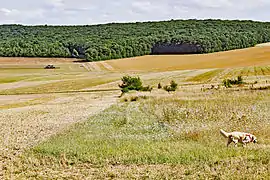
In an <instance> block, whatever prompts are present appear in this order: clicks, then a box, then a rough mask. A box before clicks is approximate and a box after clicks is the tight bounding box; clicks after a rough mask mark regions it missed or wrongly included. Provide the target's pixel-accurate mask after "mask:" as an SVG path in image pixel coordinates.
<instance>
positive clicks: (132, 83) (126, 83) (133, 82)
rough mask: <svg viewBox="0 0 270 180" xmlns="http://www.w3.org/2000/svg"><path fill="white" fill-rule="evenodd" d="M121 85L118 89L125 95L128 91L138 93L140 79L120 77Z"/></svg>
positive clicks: (140, 85)
mask: <svg viewBox="0 0 270 180" xmlns="http://www.w3.org/2000/svg"><path fill="white" fill-rule="evenodd" d="M121 80H122V84H121V85H119V87H120V88H121V89H122V90H121V91H122V93H127V92H128V91H130V90H136V91H139V90H140V89H141V88H142V82H141V79H140V77H130V76H124V77H122V79H121Z"/></svg>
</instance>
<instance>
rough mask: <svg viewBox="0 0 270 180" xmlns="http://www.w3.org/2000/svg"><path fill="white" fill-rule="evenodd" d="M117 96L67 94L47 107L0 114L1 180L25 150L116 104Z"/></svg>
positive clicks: (35, 107)
mask: <svg viewBox="0 0 270 180" xmlns="http://www.w3.org/2000/svg"><path fill="white" fill-rule="evenodd" d="M116 101H117V95H115V92H114V93H109V92H107V93H104V92H103V93H94V94H89V93H85V94H83V93H82V94H65V95H59V98H57V99H56V100H53V101H50V102H48V103H46V104H40V105H35V106H27V107H22V108H15V109H6V110H1V111H0V179H1V177H3V173H4V170H5V169H6V167H7V166H8V165H9V163H11V162H12V161H13V160H14V158H16V156H17V155H19V154H20V153H22V152H23V151H24V150H25V149H27V148H29V147H32V146H34V145H36V144H37V143H39V142H41V141H44V140H45V139H47V138H48V137H50V136H52V135H54V134H56V133H57V132H60V131H61V130H64V129H65V128H67V127H68V126H70V125H71V124H74V123H76V122H80V121H85V120H87V119H88V118H89V117H90V116H91V115H94V114H95V113H98V112H100V111H102V110H104V109H106V108H108V107H109V106H111V105H112V104H114V103H116Z"/></svg>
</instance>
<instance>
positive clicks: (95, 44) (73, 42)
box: [0, 20, 270, 61]
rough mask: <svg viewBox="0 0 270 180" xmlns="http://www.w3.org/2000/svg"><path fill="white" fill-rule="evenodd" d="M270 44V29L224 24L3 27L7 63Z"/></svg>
mask: <svg viewBox="0 0 270 180" xmlns="http://www.w3.org/2000/svg"><path fill="white" fill-rule="evenodd" d="M269 41H270V23H268V22H267V23H266V22H253V21H238V20H235V21H227V20H226V21H223V20H171V21H162V22H144V23H126V24H117V23H112V24H105V25H92V26H47V25H45V26H22V25H2V26H0V56H2V57H72V58H82V59H87V60H89V61H100V60H108V59H119V58H127V57H136V56H142V55H149V54H201V53H211V52H219V51H227V50H232V49H241V48H246V47H252V46H254V45H256V44H259V43H265V42H269Z"/></svg>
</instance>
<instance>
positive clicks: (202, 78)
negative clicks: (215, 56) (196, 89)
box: [187, 69, 224, 82]
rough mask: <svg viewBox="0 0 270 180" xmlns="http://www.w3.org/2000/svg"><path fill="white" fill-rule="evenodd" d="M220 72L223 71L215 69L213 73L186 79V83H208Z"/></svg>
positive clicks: (209, 72)
mask: <svg viewBox="0 0 270 180" xmlns="http://www.w3.org/2000/svg"><path fill="white" fill-rule="evenodd" d="M222 71H224V70H223V69H216V70H213V71H208V72H206V73H203V74H199V75H197V76H195V77H192V78H189V79H187V81H194V82H208V81H210V80H211V79H212V78H214V77H216V76H217V75H218V74H220V73H221V72H222Z"/></svg>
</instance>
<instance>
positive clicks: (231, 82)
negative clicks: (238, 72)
mask: <svg viewBox="0 0 270 180" xmlns="http://www.w3.org/2000/svg"><path fill="white" fill-rule="evenodd" d="M244 83H245V82H244V81H243V78H242V76H238V77H237V79H225V80H223V85H224V86H225V87H226V88H231V87H232V85H240V84H244Z"/></svg>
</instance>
